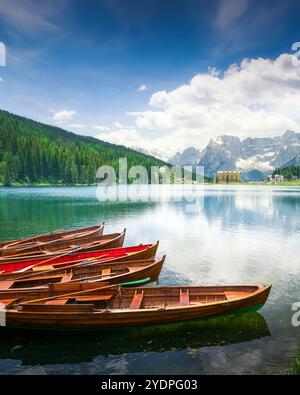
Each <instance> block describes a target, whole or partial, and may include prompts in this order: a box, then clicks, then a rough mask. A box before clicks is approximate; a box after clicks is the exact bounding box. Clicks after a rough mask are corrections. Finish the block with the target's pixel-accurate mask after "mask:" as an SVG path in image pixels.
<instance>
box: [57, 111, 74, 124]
mask: <svg viewBox="0 0 300 395" xmlns="http://www.w3.org/2000/svg"><path fill="white" fill-rule="evenodd" d="M75 114H76V111H73V110H62V111H58V112H54V114H53V117H52V119H53V121H54V122H55V123H64V122H67V121H71V120H72V119H73V117H74V115H75Z"/></svg>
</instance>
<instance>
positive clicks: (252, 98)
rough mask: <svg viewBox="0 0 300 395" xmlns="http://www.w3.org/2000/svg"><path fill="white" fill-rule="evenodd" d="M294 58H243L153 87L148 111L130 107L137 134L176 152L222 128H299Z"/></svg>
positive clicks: (299, 83)
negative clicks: (177, 82) (172, 86)
mask: <svg viewBox="0 0 300 395" xmlns="http://www.w3.org/2000/svg"><path fill="white" fill-rule="evenodd" d="M292 60H293V56H292V55H289V54H282V55H280V56H279V57H278V58H277V59H275V60H271V59H263V58H258V59H244V60H243V61H242V62H241V63H240V64H233V65H231V66H230V67H228V69H227V70H225V71H224V72H222V73H221V72H217V71H216V70H215V69H210V70H209V71H208V72H207V73H200V74H198V75H196V76H195V77H194V78H193V79H192V80H191V81H190V82H189V83H186V84H184V85H181V86H179V87H178V88H177V89H174V90H172V91H169V92H167V91H166V90H162V91H159V92H156V93H154V94H153V95H152V96H151V98H150V100H149V107H148V109H146V111H142V112H130V113H128V115H130V116H131V117H133V119H134V122H135V133H136V134H135V140H137V139H138V138H139V139H142V140H143V147H145V146H151V149H154V148H155V149H160V150H163V151H166V150H167V151H169V152H170V153H171V154H173V153H175V152H176V151H178V150H182V149H184V148H186V147H188V146H191V145H193V146H196V147H198V148H204V146H205V145H206V144H207V143H208V141H209V139H210V138H212V137H217V136H219V135H222V134H231V135H235V136H239V137H240V138H246V137H249V136H250V137H268V136H275V135H280V134H282V133H283V132H284V131H285V130H286V129H291V130H295V131H298V130H299V125H300V112H299V102H300V67H295V65H294V63H293V62H292ZM137 135H138V136H137ZM114 136H115V135H114ZM127 145H131V138H128V141H127Z"/></svg>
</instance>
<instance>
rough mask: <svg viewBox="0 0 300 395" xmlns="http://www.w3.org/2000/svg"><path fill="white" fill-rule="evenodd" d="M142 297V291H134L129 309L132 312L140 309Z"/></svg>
mask: <svg viewBox="0 0 300 395" xmlns="http://www.w3.org/2000/svg"><path fill="white" fill-rule="evenodd" d="M143 297H144V291H141V292H138V291H135V293H134V297H133V299H132V302H131V304H130V307H129V308H130V309H133V310H138V309H140V308H141V305H142V302H143Z"/></svg>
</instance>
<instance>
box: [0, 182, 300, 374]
mask: <svg viewBox="0 0 300 395" xmlns="http://www.w3.org/2000/svg"><path fill="white" fill-rule="evenodd" d="M195 197H196V199H197V203H198V204H197V206H195V207H197V209H196V210H191V206H190V205H189V204H187V202H186V200H185V199H181V200H180V199H177V201H170V200H168V198H167V196H166V195H165V194H162V197H161V199H160V200H158V201H155V202H140V203H133V202H129V203H127V202H123V203H103V202H102V203H101V202H99V201H98V200H97V199H96V191H95V188H79V187H78V188H76V187H74V188H72V187H70V188H64V187H61V188H9V189H5V188H2V189H0V228H1V239H3V240H6V239H13V238H17V237H22V236H27V235H31V234H38V233H45V232H47V231H50V230H54V229H61V228H73V227H83V226H88V225H94V224H98V223H101V222H103V221H105V222H106V224H107V225H106V232H115V231H121V230H122V229H123V228H125V227H126V228H127V238H126V244H127V245H130V244H136V243H140V242H145V243H146V242H154V241H156V240H160V248H159V253H160V254H167V261H166V264H165V267H164V269H163V271H162V274H161V278H160V284H161V285H171V284H174V285H180V284H232V283H237V284H242V283H245V284H248V283H264V284H272V285H273V288H272V292H271V296H270V298H269V300H268V303H267V304H266V306H265V307H264V308H263V309H262V310H261V311H260V313H259V314H257V313H247V314H243V315H239V316H235V317H225V318H224V317H223V318H220V319H214V320H208V321H205V322H192V323H182V324H176V325H169V326H163V327H156V328H141V329H138V330H137V329H135V330H126V331H125V332H124V331H122V332H120V331H115V332H114V333H113V334H112V333H111V331H110V332H108V331H101V332H99V333H98V332H97V333H93V334H92V335H91V334H89V335H86V334H84V333H80V334H79V333H76V334H72V335H69V336H59V337H58V336H57V334H55V335H49V334H45V333H42V334H36V333H30V334H28V333H27V334H26V333H22V332H13V333H11V332H7V331H5V330H1V332H2V333H1V334H2V336H0V372H1V373H6V374H7V373H13V374H17V373H19V374H20V373H21V374H34V373H48V374H78V373H87V374H108V373H123V374H126V373H129V374H130V373H138V374H142V373H144V374H149V373H169V374H177V373H186V374H194V373H197V374H208V373H210V374H215V373H225V374H226V373H239V374H240V373H248V374H255V373H262V374H264V373H271V374H272V373H287V372H289V370H290V368H291V366H292V365H293V359H294V357H295V355H296V353H297V351H298V350H299V348H300V327H299V328H296V327H293V326H292V324H291V318H292V314H293V312H292V310H291V306H292V304H293V303H294V302H298V301H300V292H299V291H300V216H299V212H300V189H297V188H285V187H276V188H272V187H260V188H258V187H246V186H245V187H243V186H238V187H225V186H224V187H223V186H211V187H204V189H203V190H199V191H198V192H197V193H196V194H195ZM1 329H2V328H1Z"/></svg>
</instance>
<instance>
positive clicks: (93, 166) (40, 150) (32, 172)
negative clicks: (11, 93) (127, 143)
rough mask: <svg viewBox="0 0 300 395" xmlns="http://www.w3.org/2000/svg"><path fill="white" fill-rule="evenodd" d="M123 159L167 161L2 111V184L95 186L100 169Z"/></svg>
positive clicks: (158, 163) (131, 162)
mask: <svg viewBox="0 0 300 395" xmlns="http://www.w3.org/2000/svg"><path fill="white" fill-rule="evenodd" d="M119 158H127V159H128V167H131V166H135V165H142V166H145V167H146V168H147V169H148V170H149V169H150V167H151V166H162V165H165V163H164V162H162V161H160V160H158V159H156V158H153V157H151V156H147V155H144V154H141V153H139V152H136V151H134V150H131V149H128V148H125V147H123V146H117V145H113V144H109V143H105V142H103V141H100V140H97V139H94V138H92V137H84V136H78V135H76V134H74V133H70V132H67V131H65V130H63V129H60V128H57V127H53V126H48V125H44V124H41V123H39V122H35V121H32V120H29V119H26V118H23V117H19V116H16V115H13V114H10V113H8V112H6V111H1V110H0V183H1V184H3V185H11V184H13V183H22V184H23V183H28V184H35V183H53V184H58V183H64V184H77V183H78V184H93V183H95V181H96V180H95V175H96V170H97V168H98V167H99V166H101V165H111V166H113V167H114V168H115V170H118V161H119Z"/></svg>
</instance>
